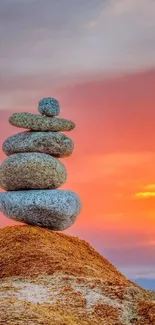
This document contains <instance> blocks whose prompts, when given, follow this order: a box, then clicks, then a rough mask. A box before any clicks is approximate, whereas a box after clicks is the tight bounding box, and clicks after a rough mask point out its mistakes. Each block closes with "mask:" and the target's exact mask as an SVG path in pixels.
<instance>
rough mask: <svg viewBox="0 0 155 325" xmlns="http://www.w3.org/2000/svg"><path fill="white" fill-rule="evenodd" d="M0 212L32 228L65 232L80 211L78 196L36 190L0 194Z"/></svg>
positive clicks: (62, 191) (69, 193) (62, 192)
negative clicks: (32, 226) (33, 226)
mask: <svg viewBox="0 0 155 325" xmlns="http://www.w3.org/2000/svg"><path fill="white" fill-rule="evenodd" d="M0 211H1V212H2V213H3V214H4V215H5V216H7V217H9V218H11V219H14V220H16V221H21V222H24V223H28V224H30V225H35V226H40V227H45V228H49V229H52V230H60V231H61V230H65V229H67V228H69V227H70V226H72V225H73V223H74V222H75V220H76V217H77V215H78V214H79V213H80V211H81V201H80V199H79V197H78V196H77V194H75V193H74V192H71V191H66V190H40V191H39V190H34V191H17V192H16V191H13V192H6V193H0Z"/></svg>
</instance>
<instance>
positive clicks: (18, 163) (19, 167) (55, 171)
mask: <svg viewBox="0 0 155 325" xmlns="http://www.w3.org/2000/svg"><path fill="white" fill-rule="evenodd" d="M66 178H67V172H66V168H65V166H64V165H63V164H62V163H61V162H60V161H59V160H58V159H56V158H54V157H52V156H50V155H47V154H44V153H17V154H14V155H11V156H10V157H8V158H7V159H6V160H4V162H3V163H2V165H1V166H0V187H1V188H2V189H4V190H6V191H13V190H21V189H55V188H58V187H59V186H60V185H62V184H64V183H65V181H66Z"/></svg>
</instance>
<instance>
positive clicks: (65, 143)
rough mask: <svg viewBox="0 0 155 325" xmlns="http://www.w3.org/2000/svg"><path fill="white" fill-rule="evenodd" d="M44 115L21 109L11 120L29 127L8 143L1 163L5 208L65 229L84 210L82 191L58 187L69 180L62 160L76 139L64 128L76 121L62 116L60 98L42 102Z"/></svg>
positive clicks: (0, 205) (0, 206)
mask: <svg viewBox="0 0 155 325" xmlns="http://www.w3.org/2000/svg"><path fill="white" fill-rule="evenodd" d="M38 110H39V113H41V114H31V113H15V114H13V115H12V116H11V117H10V119H9V122H10V123H11V124H12V125H13V126H16V127H19V128H24V129H27V131H25V132H21V133H17V134H15V135H13V136H11V137H9V138H8V139H6V140H5V141H4V143H3V151H4V153H5V154H6V155H7V156H8V157H7V159H6V160H4V162H3V163H2V165H1V166H0V187H1V188H2V189H3V190H4V191H6V192H1V193H0V210H1V212H2V213H3V214H4V215H5V216H7V217H9V218H11V219H14V220H16V221H21V222H23V223H27V224H30V225H36V226H40V227H45V228H49V229H52V230H56V231H62V230H65V229H67V228H69V227H70V226H72V225H73V223H74V222H75V220H76V217H77V216H78V214H79V213H80V210H81V201H80V199H79V197H78V196H77V194H75V193H74V192H72V191H68V190H61V189H58V188H59V187H60V186H61V185H63V184H64V183H65V182H66V179H67V171H66V168H65V166H64V165H63V164H62V162H60V161H59V160H58V158H63V157H67V156H69V155H71V154H72V152H73V149H74V143H73V141H72V140H71V139H70V138H69V137H67V136H66V135H65V134H63V133H61V132H63V131H64V132H66V131H70V130H72V129H74V128H75V124H74V123H73V122H72V121H70V120H66V119H63V118H57V117H56V116H58V115H59V113H60V106H59V103H58V101H57V100H56V99H54V98H51V97H48V98H43V99H42V100H40V102H39V105H38Z"/></svg>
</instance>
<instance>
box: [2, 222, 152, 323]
mask: <svg viewBox="0 0 155 325" xmlns="http://www.w3.org/2000/svg"><path fill="white" fill-rule="evenodd" d="M0 265H1V268H0V277H1V280H0V287H1V289H0V290H1V291H0V296H1V299H0V323H2V324H5V325H11V324H13V325H38V324H42V325H60V324H63V325H92V324H93V325H154V324H155V293H153V292H152V293H151V292H149V291H147V290H144V289H142V288H140V287H139V286H137V285H136V284H134V283H133V282H131V281H128V280H127V279H126V278H125V277H124V276H123V275H122V274H121V273H120V272H119V271H118V270H117V269H116V268H115V267H114V266H113V265H112V264H111V263H109V262H108V260H106V259H105V258H104V257H102V256H101V255H100V254H98V253H97V252H96V251H95V250H94V249H93V248H92V247H91V246H90V245H89V244H88V243H86V242H85V241H83V240H80V239H78V238H77V237H71V236H66V235H64V234H62V233H56V232H53V231H50V230H48V229H43V228H39V227H30V226H15V227H6V228H3V229H0Z"/></svg>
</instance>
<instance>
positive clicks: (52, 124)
mask: <svg viewBox="0 0 155 325" xmlns="http://www.w3.org/2000/svg"><path fill="white" fill-rule="evenodd" d="M9 122H10V124H12V125H14V126H17V127H20V128H25V129H30V130H33V131H55V132H56V131H60V132H61V131H70V130H72V129H74V128H75V123H74V122H72V121H69V120H66V119H63V118H56V117H48V116H41V115H39V114H31V113H14V114H13V115H12V116H11V117H10V118H9Z"/></svg>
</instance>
